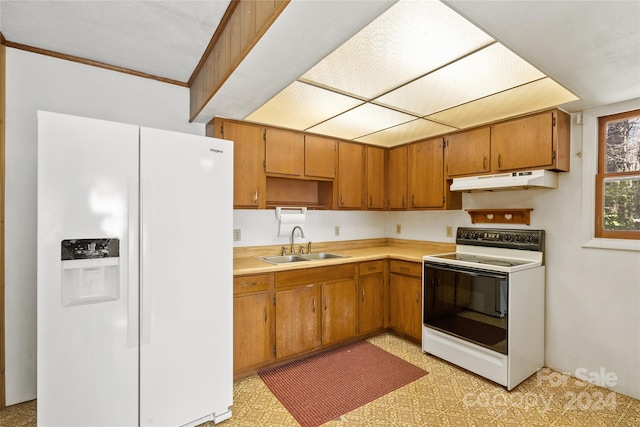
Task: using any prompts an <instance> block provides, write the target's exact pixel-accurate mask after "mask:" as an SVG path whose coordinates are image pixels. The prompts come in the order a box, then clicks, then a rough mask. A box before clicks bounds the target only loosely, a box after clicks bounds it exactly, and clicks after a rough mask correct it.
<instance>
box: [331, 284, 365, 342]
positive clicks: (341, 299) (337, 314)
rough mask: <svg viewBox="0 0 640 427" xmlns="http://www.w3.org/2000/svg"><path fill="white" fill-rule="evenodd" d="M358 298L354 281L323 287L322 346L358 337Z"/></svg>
mask: <svg viewBox="0 0 640 427" xmlns="http://www.w3.org/2000/svg"><path fill="white" fill-rule="evenodd" d="M356 298H357V297H356V282H355V281H354V280H353V279H348V280H340V281H337V282H333V283H324V284H323V285H322V345H327V344H331V343H334V342H338V341H342V340H345V339H347V338H351V337H353V336H355V335H356V322H357V320H358V319H357V310H358V306H357V304H356Z"/></svg>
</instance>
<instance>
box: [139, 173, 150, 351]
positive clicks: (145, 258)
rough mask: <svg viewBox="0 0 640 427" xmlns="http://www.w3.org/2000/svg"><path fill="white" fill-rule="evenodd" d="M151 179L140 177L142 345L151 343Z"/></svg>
mask: <svg viewBox="0 0 640 427" xmlns="http://www.w3.org/2000/svg"><path fill="white" fill-rule="evenodd" d="M150 203H151V179H150V178H142V177H141V178H140V323H141V324H140V345H145V344H150V343H151V283H150V282H151V277H150V274H151V248H152V245H151V233H150V230H151V214H150V212H151V209H145V208H148V207H150V206H151V205H150Z"/></svg>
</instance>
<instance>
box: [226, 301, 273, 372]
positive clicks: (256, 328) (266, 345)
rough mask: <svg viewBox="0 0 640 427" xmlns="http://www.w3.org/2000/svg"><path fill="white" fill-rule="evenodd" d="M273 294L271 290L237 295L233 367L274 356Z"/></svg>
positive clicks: (255, 363)
mask: <svg viewBox="0 0 640 427" xmlns="http://www.w3.org/2000/svg"><path fill="white" fill-rule="evenodd" d="M270 307H271V298H270V297H269V292H264V293H260V294H254V295H247V296H242V297H236V298H234V299H233V369H234V371H238V370H240V369H243V368H246V367H249V366H253V365H260V364H262V363H265V362H268V361H269V360H270V359H271V355H272V354H273V353H272V344H271V328H270V327H269V325H270V317H271V315H270Z"/></svg>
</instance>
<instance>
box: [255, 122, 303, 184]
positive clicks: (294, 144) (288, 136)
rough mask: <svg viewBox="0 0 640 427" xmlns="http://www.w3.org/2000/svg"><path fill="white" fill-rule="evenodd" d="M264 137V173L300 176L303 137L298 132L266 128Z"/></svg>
mask: <svg viewBox="0 0 640 427" xmlns="http://www.w3.org/2000/svg"><path fill="white" fill-rule="evenodd" d="M265 135H266V136H265V147H266V149H265V153H266V154H265V172H266V173H273V174H282V175H292V176H302V174H303V169H302V168H303V167H304V137H303V135H302V134H301V133H300V132H292V131H288V130H283V129H274V128H267V129H266V134H265Z"/></svg>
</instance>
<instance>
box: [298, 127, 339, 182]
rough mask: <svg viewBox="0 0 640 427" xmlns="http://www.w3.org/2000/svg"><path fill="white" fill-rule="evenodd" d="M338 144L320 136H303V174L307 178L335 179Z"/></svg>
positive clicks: (333, 140)
mask: <svg viewBox="0 0 640 427" xmlns="http://www.w3.org/2000/svg"><path fill="white" fill-rule="evenodd" d="M337 151H338V142H337V141H336V140H335V139H331V138H325V137H322V136H315V135H305V136H304V174H305V175H306V176H308V177H317V178H328V179H333V178H335V177H336V155H337Z"/></svg>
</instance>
